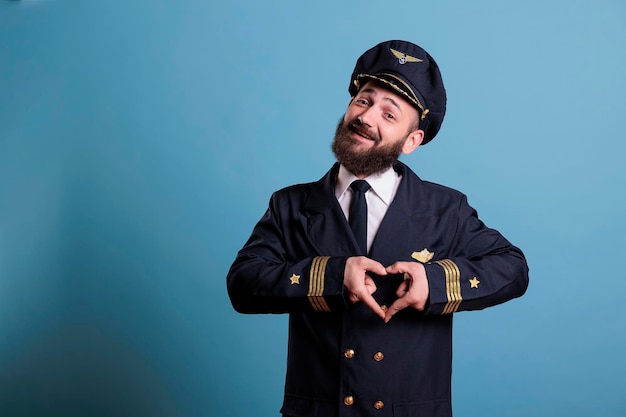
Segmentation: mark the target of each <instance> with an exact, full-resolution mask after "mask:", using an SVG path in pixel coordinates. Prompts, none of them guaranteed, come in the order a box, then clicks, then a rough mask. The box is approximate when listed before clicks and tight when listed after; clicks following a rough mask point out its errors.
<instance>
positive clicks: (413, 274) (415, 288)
mask: <svg viewBox="0 0 626 417" xmlns="http://www.w3.org/2000/svg"><path fill="white" fill-rule="evenodd" d="M386 270H387V273H389V274H402V273H404V274H405V280H404V281H402V284H400V286H399V287H398V290H397V291H396V295H397V296H398V299H397V300H396V301H394V302H393V304H391V306H390V307H389V309H387V313H386V314H385V323H388V322H389V320H391V317H393V315H394V314H396V313H397V312H398V311H400V310H404V309H405V308H407V307H412V308H414V309H416V310H419V311H422V310H424V307H426V302H427V301H428V294H429V290H428V278H427V277H426V270H425V269H424V265H422V264H421V263H419V262H396V263H395V264H393V265H391V266H388V267H387V268H386Z"/></svg>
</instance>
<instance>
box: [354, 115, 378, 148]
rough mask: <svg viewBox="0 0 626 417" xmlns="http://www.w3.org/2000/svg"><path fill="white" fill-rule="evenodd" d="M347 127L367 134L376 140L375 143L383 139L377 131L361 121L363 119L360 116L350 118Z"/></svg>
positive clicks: (355, 131)
mask: <svg viewBox="0 0 626 417" xmlns="http://www.w3.org/2000/svg"><path fill="white" fill-rule="evenodd" d="M346 128H347V129H349V130H351V131H352V132H354V133H356V134H358V135H361V136H365V137H366V138H368V139H370V140H372V141H374V142H375V143H380V141H381V138H380V136H378V134H377V133H376V132H375V131H372V130H370V129H368V127H367V126H365V125H364V124H363V123H361V121H360V120H359V119H358V118H354V119H352V120H350V121H349V122H348V123H347V127H346Z"/></svg>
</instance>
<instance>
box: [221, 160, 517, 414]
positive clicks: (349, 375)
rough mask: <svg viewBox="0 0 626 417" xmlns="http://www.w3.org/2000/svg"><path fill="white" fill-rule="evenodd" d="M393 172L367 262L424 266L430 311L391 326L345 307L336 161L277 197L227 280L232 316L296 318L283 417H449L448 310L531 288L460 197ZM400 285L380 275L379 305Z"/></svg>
mask: <svg viewBox="0 0 626 417" xmlns="http://www.w3.org/2000/svg"><path fill="white" fill-rule="evenodd" d="M394 168H395V169H396V171H397V172H398V173H399V174H400V175H401V176H402V180H401V182H400V186H399V188H398V191H397V194H396V196H395V199H394V200H393V202H392V204H391V205H390V207H389V209H388V212H387V215H386V216H385V218H384V220H383V222H382V224H381V225H380V229H379V230H378V234H377V236H376V238H375V240H374V242H373V244H372V247H371V249H370V252H369V254H368V256H369V257H370V258H372V259H374V260H376V261H379V262H380V263H381V264H383V265H385V266H387V265H391V264H392V263H394V262H396V261H414V262H422V263H423V264H424V266H425V269H426V274H427V276H428V283H429V290H430V295H429V304H428V305H427V307H426V308H425V310H424V311H423V312H418V311H417V310H413V309H405V310H402V311H400V312H399V313H397V314H396V315H395V316H394V317H393V319H392V320H391V321H390V322H388V323H386V324H385V323H384V322H383V320H381V319H380V318H379V317H378V316H376V315H375V314H374V313H373V312H372V311H371V310H370V309H369V308H367V307H366V306H365V305H362V304H357V305H356V306H353V305H351V304H350V303H348V302H347V301H346V300H345V299H344V291H343V274H344V267H345V262H346V259H347V258H348V257H350V256H354V255H358V254H359V247H358V245H357V243H356V240H355V238H354V236H353V234H352V232H351V230H350V226H349V225H348V222H347V221H346V218H345V215H344V213H343V212H342V210H341V208H340V207H339V204H338V203H337V199H336V197H335V194H334V192H335V191H334V190H335V189H334V182H335V178H336V175H337V172H338V169H339V165H338V164H336V165H335V166H334V167H333V168H332V169H331V170H330V171H329V172H328V173H327V174H326V175H325V176H324V177H323V178H322V179H321V180H320V181H318V182H315V183H310V184H303V185H296V186H292V187H289V188H286V189H283V190H281V191H278V192H277V193H275V194H274V195H273V196H272V198H271V201H270V205H269V209H268V210H267V212H266V213H265V215H264V216H263V218H262V219H261V220H260V221H259V223H258V224H257V225H256V227H255V228H254V230H253V232H252V235H251V237H250V239H249V240H248V242H247V243H246V244H245V246H244V247H243V249H242V250H241V251H240V252H239V254H238V255H237V258H236V260H235V262H234V264H233V266H232V268H231V270H230V272H229V274H228V290H229V294H230V297H231V300H232V303H233V306H234V307H235V309H236V310H237V311H239V312H242V313H289V349H288V365H287V380H286V385H285V398H284V404H283V408H282V410H281V412H283V413H284V414H285V415H290V416H299V417H322V416H324V417H326V416H342V417H347V416H354V417H357V416H358V417H362V416H381V417H383V416H395V417H398V416H450V415H451V399H450V379H451V362H452V314H451V313H454V312H457V311H463V310H476V309H482V308H485V307H489V306H492V305H495V304H499V303H502V302H504V301H507V300H509V299H511V298H514V297H518V296H520V295H522V294H523V293H524V291H525V290H526V287H527V285H528V268H527V265H526V261H525V259H524V256H523V254H522V252H521V251H520V250H519V249H518V248H516V247H515V246H513V245H511V244H510V243H509V242H508V241H507V240H506V239H505V238H504V237H502V235H500V233H498V232H497V231H495V230H493V229H490V228H488V227H486V226H485V225H484V224H483V223H482V222H481V221H480V220H479V219H478V218H477V215H476V211H475V210H473V209H472V208H471V207H470V206H469V205H468V204H467V200H466V197H465V196H464V195H463V194H461V193H459V192H457V191H455V190H452V189H449V188H446V187H443V186H440V185H436V184H433V183H429V182H425V181H422V180H420V179H419V178H418V177H417V175H416V174H415V173H413V171H411V170H410V169H409V168H408V167H407V166H405V165H404V164H402V163H400V162H397V163H396V166H395V167H394ZM402 279H403V277H402V276H401V275H396V276H392V275H388V276H385V277H375V282H376V286H377V288H378V290H377V291H376V292H375V293H374V294H373V296H374V298H375V299H376V301H377V302H378V303H379V304H380V305H383V306H389V305H391V303H392V302H393V301H394V300H395V299H396V298H397V297H396V295H395V291H396V289H397V288H398V286H399V285H400V283H401V281H402Z"/></svg>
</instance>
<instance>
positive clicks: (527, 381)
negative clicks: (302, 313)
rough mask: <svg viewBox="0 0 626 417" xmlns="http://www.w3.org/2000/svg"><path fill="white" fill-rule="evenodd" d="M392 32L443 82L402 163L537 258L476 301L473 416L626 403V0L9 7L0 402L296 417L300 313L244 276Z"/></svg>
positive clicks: (54, 409) (466, 325)
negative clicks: (364, 58)
mask: <svg viewBox="0 0 626 417" xmlns="http://www.w3.org/2000/svg"><path fill="white" fill-rule="evenodd" d="M393 38H404V39H408V40H411V41H414V42H416V43H418V44H420V45H422V46H424V47H425V48H426V49H427V50H428V51H429V52H431V53H432V55H434V56H435V59H436V60H437V61H438V63H439V65H440V66H441V68H442V70H443V76H444V80H445V82H446V86H447V89H448V98H449V108H448V114H447V117H446V121H445V123H444V126H443V128H442V130H441V132H440V134H439V135H438V137H437V138H436V140H435V141H434V142H432V143H430V144H428V145H427V146H425V147H423V148H419V149H418V150H417V152H415V153H414V154H412V155H410V156H409V157H406V158H404V161H405V162H406V163H408V164H409V165H410V166H412V167H413V168H414V169H415V170H416V171H417V172H418V173H419V174H420V176H421V177H422V178H424V179H428V180H431V181H435V182H440V183H443V184H446V185H448V186H451V187H454V188H458V189H460V190H462V191H463V192H465V193H467V194H468V195H469V200H470V203H471V204H472V205H473V206H474V207H476V208H477V209H478V211H479V214H480V216H481V217H482V218H483V220H485V221H486V222H487V223H488V224H489V225H490V226H492V227H495V228H498V229H500V230H501V231H502V232H503V234H504V235H505V236H507V237H508V238H509V239H510V240H511V241H512V242H513V243H515V244H516V245H518V246H520V247H521V248H522V249H523V250H524V251H525V253H526V255H527V257H528V261H529V264H530V267H531V286H530V288H529V290H528V292H527V294H526V295H525V296H524V297H523V298H521V299H518V300H515V301H513V302H511V303H508V304H505V305H502V306H498V307H496V308H493V309H489V310H485V311H482V312H474V313H461V314H459V315H457V317H456V322H455V356H454V369H455V371H454V382H453V399H454V406H455V414H456V415H457V416H511V417H512V416H516V417H517V416H519V417H529V416H537V417H540V416H541V417H543V416H545V417H548V416H549V417H558V416H568V417H573V416H590V415H597V416H603V417H611V416H615V417H617V416H622V417H623V416H625V415H626V399H625V397H624V375H625V374H626V360H625V359H624V352H625V351H626V331H625V330H626V326H625V323H626V309H625V307H624V294H625V293H626V279H625V278H624V271H623V269H622V267H623V266H624V265H625V264H626V255H625V248H626V238H625V236H626V222H625V220H624V214H626V211H625V209H624V204H625V203H626V201H625V197H624V184H623V182H624V179H626V169H625V167H624V162H623V159H624V151H625V145H624V141H625V139H626V128H625V124H624V121H625V110H626V105H625V104H624V103H625V97H626V77H625V76H624V74H625V73H626V72H625V71H626V70H625V68H626V2H624V1H623V0H598V1H596V2H592V3H590V2H589V1H582V0H563V1H557V0H554V1H546V0H527V1H524V2H503V1H499V0H480V1H472V2H464V1H454V0H442V1H429V2H425V1H415V0H413V1H403V0H398V1H394V2H381V1H368V0H361V1H358V2H356V1H342V2H336V1H327V0H318V1H315V2H301V1H287V0H267V1H258V2H247V1H243V0H234V1H230V2H215V1H200V0H186V1H183V0H177V1H173V0H172V1H159V2H156V1H148V0H135V1H124V2H122V1H110V0H109V1H84V0H67V1H60V0H59V1H55V0H22V1H9V0H0V415H1V416H64V417H72V416H152V417H158V416H168V417H176V416H184V417H192V416H193V417H197V416H218V415H219V416H246V417H247V416H261V417H263V416H277V415H278V409H279V407H280V404H281V401H282V385H283V378H284V372H285V356H286V325H287V317H285V316H271V315H270V316H243V315H238V314H236V313H235V312H234V311H233V310H232V308H231V306H230V303H229V301H228V298H227V294H226V289H225V275H226V272H227V270H228V268H229V266H230V264H231V262H232V260H233V259H234V256H235V253H236V251H237V250H238V249H239V248H240V247H241V246H242V245H243V243H244V242H245V240H246V238H247V237H248V235H249V233H250V230H251V228H252V226H253V225H254V223H255V222H256V221H257V220H258V218H259V217H260V216H261V215H262V213H263V211H264V210H265V208H266V205H267V201H268V199H269V196H270V194H271V192H272V191H274V190H276V189H278V188H281V187H283V186H286V185H290V184H293V183H298V182H305V181H311V180H315V179H317V178H319V177H320V176H321V175H322V174H323V173H324V172H325V171H326V170H327V169H328V167H329V166H330V164H331V163H332V162H333V156H332V154H331V152H330V141H331V138H332V134H333V131H334V127H335V125H336V122H337V120H338V118H339V117H340V116H341V115H342V114H343V111H344V109H345V106H346V104H347V101H348V99H349V97H348V93H347V87H348V83H349V77H350V73H351V71H352V68H353V65H354V62H355V60H356V58H357V57H358V56H359V55H360V54H361V53H362V52H363V51H365V50H366V49H367V48H369V47H371V46H373V45H374V44H376V43H378V42H380V41H383V40H387V39H393Z"/></svg>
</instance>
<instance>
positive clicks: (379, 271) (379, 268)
mask: <svg viewBox="0 0 626 417" xmlns="http://www.w3.org/2000/svg"><path fill="white" fill-rule="evenodd" d="M361 266H362V268H363V269H365V270H366V271H369V272H373V273H375V274H376V275H387V269H386V268H385V267H384V266H383V264H381V263H380V262H378V261H375V260H373V259H370V258H363V263H362V264H361Z"/></svg>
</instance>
